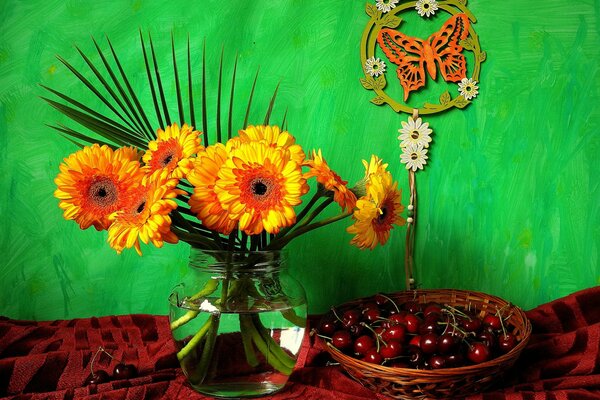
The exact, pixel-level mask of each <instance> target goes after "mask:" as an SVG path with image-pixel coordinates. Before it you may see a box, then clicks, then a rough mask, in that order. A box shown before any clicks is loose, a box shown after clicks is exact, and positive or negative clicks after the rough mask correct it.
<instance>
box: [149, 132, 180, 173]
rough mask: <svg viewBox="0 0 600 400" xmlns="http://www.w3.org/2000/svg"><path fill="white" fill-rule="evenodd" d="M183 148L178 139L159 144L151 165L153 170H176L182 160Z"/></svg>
mask: <svg viewBox="0 0 600 400" xmlns="http://www.w3.org/2000/svg"><path fill="white" fill-rule="evenodd" d="M181 155H182V152H181V147H180V145H179V143H178V142H177V140H176V139H169V140H167V141H164V142H160V143H159V144H158V148H157V149H156V151H155V152H154V154H153V155H152V160H151V162H150V165H151V166H152V169H153V170H156V169H161V168H175V167H176V166H177V163H178V162H179V160H180V158H181Z"/></svg>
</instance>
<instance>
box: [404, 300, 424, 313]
mask: <svg viewBox="0 0 600 400" xmlns="http://www.w3.org/2000/svg"><path fill="white" fill-rule="evenodd" d="M402 308H403V309H405V310H406V311H408V312H409V313H410V314H416V313H419V312H422V311H423V305H422V304H421V303H419V302H416V301H412V300H411V301H407V302H406V303H404V304H403V305H402Z"/></svg>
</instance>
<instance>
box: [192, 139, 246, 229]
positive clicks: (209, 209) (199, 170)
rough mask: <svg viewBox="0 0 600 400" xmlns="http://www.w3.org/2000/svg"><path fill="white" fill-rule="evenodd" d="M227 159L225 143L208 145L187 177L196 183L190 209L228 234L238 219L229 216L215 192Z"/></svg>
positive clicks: (203, 221) (205, 223)
mask: <svg viewBox="0 0 600 400" xmlns="http://www.w3.org/2000/svg"><path fill="white" fill-rule="evenodd" d="M225 160H227V150H226V149H225V146H224V145H223V144H221V143H217V144H215V145H213V146H208V147H207V148H206V149H205V150H203V151H201V152H199V153H198V156H197V157H196V161H195V162H194V169H192V171H191V172H190V173H189V174H188V176H187V179H188V180H189V181H190V183H191V184H192V185H194V193H193V194H192V196H191V197H190V201H189V204H190V210H191V211H192V212H193V213H195V214H196V215H197V216H198V219H200V221H202V223H203V224H204V226H206V227H207V228H208V229H213V230H216V231H218V232H220V233H223V234H226V235H228V234H229V233H231V231H232V230H233V229H234V228H235V227H236V225H237V221H236V220H233V219H231V218H229V215H228V213H227V211H225V210H224V209H223V206H221V202H220V201H219V198H218V197H217V193H216V192H215V183H216V181H217V178H218V174H219V169H220V168H221V166H222V165H223V164H224V163H225Z"/></svg>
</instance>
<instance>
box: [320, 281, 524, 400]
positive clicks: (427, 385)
mask: <svg viewBox="0 0 600 400" xmlns="http://www.w3.org/2000/svg"><path fill="white" fill-rule="evenodd" d="M388 296H389V297H390V298H392V299H393V300H394V301H396V302H397V303H403V302H406V301H409V300H416V301H419V302H421V303H427V302H437V303H440V304H448V305H450V306H453V307H470V308H471V309H472V310H473V309H475V310H478V315H479V316H480V317H483V316H485V315H486V314H488V313H495V312H496V310H498V309H502V308H505V307H506V308H507V309H508V310H509V311H507V312H506V313H505V312H503V314H504V315H507V316H509V317H508V319H507V321H508V324H507V325H510V326H511V329H512V330H511V331H510V332H511V333H513V334H514V335H516V337H517V339H519V343H518V344H517V346H516V347H515V348H514V349H512V350H511V351H510V352H508V353H506V354H504V355H502V356H499V357H497V358H494V359H492V360H489V361H487V362H484V363H481V364H477V365H469V366H464V367H457V368H445V369H437V370H422V369H412V368H392V367H386V366H382V365H375V364H371V363H368V362H365V361H361V360H358V359H356V358H354V357H351V356H349V355H346V354H344V353H342V352H340V351H339V350H338V349H336V348H335V347H334V346H332V345H330V344H329V343H327V345H326V346H325V347H326V349H327V351H328V352H329V354H331V356H332V357H333V358H334V359H335V360H336V361H338V362H339V363H340V364H341V365H342V366H343V367H344V369H345V370H346V371H347V372H348V374H350V376H352V377H353V378H354V379H356V380H358V381H359V382H360V383H362V384H363V385H364V386H366V387H368V388H370V389H371V390H373V391H375V392H377V393H381V394H383V395H386V396H389V397H391V398H395V399H411V400H412V399H448V398H452V397H462V396H467V395H470V394H474V393H478V392H481V391H483V390H485V389H486V388H488V387H489V386H491V385H492V384H493V383H494V382H495V381H496V380H497V379H498V378H499V377H500V375H501V374H502V373H504V372H505V371H506V370H507V369H508V368H510V367H511V366H512V365H513V364H514V362H515V361H516V360H517V358H518V357H519V355H520V354H521V352H522V350H523V349H524V348H525V346H526V345H527V342H528V340H529V337H530V335H531V324H530V322H529V320H528V319H527V317H526V316H525V313H524V312H523V311H522V310H521V309H520V308H518V307H516V306H514V305H511V304H509V303H508V302H506V301H504V300H502V299H501V298H499V297H495V296H490V295H488V294H484V293H479V292H472V291H463V290H453V289H447V290H416V291H410V292H399V293H394V294H391V295H388ZM369 300H372V298H362V299H357V300H354V301H351V302H348V303H345V304H343V305H341V306H340V307H336V309H337V310H340V311H343V310H345V309H348V308H351V307H353V306H356V305H358V304H360V303H363V302H366V301H369Z"/></svg>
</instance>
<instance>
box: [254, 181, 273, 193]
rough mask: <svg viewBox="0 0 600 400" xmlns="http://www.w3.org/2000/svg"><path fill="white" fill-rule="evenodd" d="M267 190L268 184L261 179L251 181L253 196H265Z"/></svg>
mask: <svg viewBox="0 0 600 400" xmlns="http://www.w3.org/2000/svg"><path fill="white" fill-rule="evenodd" d="M268 190H269V186H267V184H266V183H265V182H263V180H262V179H258V180H256V181H254V182H252V193H253V194H254V196H255V197H256V196H265V195H266V194H267V191H268Z"/></svg>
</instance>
